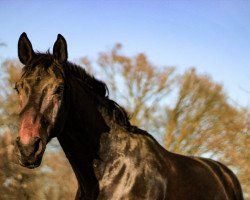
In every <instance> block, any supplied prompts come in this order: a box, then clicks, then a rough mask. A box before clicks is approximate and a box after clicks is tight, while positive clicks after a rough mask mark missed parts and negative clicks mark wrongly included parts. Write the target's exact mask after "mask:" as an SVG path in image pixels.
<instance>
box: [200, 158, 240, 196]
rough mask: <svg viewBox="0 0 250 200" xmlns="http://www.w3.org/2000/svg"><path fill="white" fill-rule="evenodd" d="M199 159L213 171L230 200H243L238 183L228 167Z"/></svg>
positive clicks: (216, 162) (209, 160)
mask: <svg viewBox="0 0 250 200" xmlns="http://www.w3.org/2000/svg"><path fill="white" fill-rule="evenodd" d="M200 159H202V160H203V161H204V162H206V163H207V164H208V165H209V166H210V167H211V168H212V169H213V170H214V172H215V173H216V174H217V176H218V177H219V179H220V180H221V182H222V184H223V185H224V188H225V191H226V192H227V194H228V196H229V197H230V199H234V200H243V193H242V189H241V185H240V182H239V180H238V178H237V177H236V175H235V174H234V173H233V172H232V171H231V170H230V169H229V168H228V167H226V166H225V165H223V164H222V163H220V162H218V161H214V160H211V159H206V158H200Z"/></svg>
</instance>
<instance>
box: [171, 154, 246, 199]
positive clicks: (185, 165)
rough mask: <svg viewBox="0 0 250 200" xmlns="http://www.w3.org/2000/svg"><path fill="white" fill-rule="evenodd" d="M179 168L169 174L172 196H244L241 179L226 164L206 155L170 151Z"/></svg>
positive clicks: (180, 197)
mask: <svg viewBox="0 0 250 200" xmlns="http://www.w3.org/2000/svg"><path fill="white" fill-rule="evenodd" d="M168 159H169V160H171V163H172V165H173V168H175V169H176V170H175V171H176V172H175V175H174V174H170V175H169V177H168V179H169V181H168V182H169V184H168V192H167V196H168V199H169V200H178V199H185V200H186V199H187V200H189V199H190V200H191V199H192V200H195V199H203V200H205V199H207V200H217V199H218V200H242V199H243V195H242V191H241V186H240V183H239V181H238V179H237V177H236V176H235V175H234V173H233V172H232V171H231V170H229V169H228V168H227V167H226V166H224V165H223V164H221V163H219V162H217V161H214V160H211V159H206V158H200V157H188V156H182V155H178V154H173V153H170V152H169V153H168Z"/></svg>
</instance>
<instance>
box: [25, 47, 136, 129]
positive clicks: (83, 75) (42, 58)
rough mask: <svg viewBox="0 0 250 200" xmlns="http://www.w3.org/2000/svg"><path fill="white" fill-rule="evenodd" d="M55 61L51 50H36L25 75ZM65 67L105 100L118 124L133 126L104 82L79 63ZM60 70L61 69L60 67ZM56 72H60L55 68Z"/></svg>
mask: <svg viewBox="0 0 250 200" xmlns="http://www.w3.org/2000/svg"><path fill="white" fill-rule="evenodd" d="M53 62H54V57H53V55H52V54H51V53H50V52H49V51H47V52H46V53H40V52H36V53H35V55H34V57H33V59H32V60H31V61H30V62H29V63H28V64H27V65H26V66H25V67H24V68H23V75H24V74H26V73H30V72H31V71H32V70H33V69H34V67H35V66H36V65H38V64H39V65H41V66H43V67H44V69H48V68H49V67H50V66H51V65H52V64H53ZM64 67H66V68H67V72H69V73H70V74H71V75H73V76H75V77H76V78H78V79H80V80H82V81H83V83H84V84H85V85H86V86H87V87H88V88H89V89H90V90H91V91H92V92H94V93H95V94H97V95H98V96H100V97H101V98H102V99H103V100H104V103H105V105H106V106H105V107H106V108H107V112H108V114H109V115H110V116H112V117H113V119H114V120H115V121H116V122H117V123H118V124H120V125H122V126H124V127H126V128H130V127H131V124H130V122H129V116H128V114H127V112H126V111H125V109H124V108H122V107H121V106H120V105H118V104H117V103H116V102H115V101H113V100H111V99H109V90H108V87H107V85H106V84H105V83H104V82H102V81H100V80H98V79H96V78H95V77H94V76H92V75H90V74H89V73H88V72H86V70H85V69H83V68H82V67H80V66H79V65H76V64H73V63H71V62H67V63H66V64H65V66H64ZM58 70H60V69H59V68H58ZM54 73H60V72H59V71H57V70H55V71H54ZM66 76H67V74H66Z"/></svg>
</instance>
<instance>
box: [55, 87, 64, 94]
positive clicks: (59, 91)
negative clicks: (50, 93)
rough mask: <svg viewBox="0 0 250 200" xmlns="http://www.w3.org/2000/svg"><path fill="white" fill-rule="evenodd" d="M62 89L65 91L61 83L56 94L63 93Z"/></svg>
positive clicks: (56, 89)
mask: <svg viewBox="0 0 250 200" xmlns="http://www.w3.org/2000/svg"><path fill="white" fill-rule="evenodd" d="M62 91H63V86H62V85H60V86H58V87H56V88H55V90H54V94H61V93H62Z"/></svg>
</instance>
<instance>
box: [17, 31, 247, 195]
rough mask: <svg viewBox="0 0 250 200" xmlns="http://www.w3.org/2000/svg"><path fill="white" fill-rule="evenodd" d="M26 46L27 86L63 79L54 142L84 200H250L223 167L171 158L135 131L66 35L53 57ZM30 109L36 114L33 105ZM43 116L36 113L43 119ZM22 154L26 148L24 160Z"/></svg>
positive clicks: (144, 134)
mask: <svg viewBox="0 0 250 200" xmlns="http://www.w3.org/2000/svg"><path fill="white" fill-rule="evenodd" d="M19 44H20V45H19V46H20V47H19V52H20V53H19V54H20V55H19V58H20V60H21V61H23V63H25V64H26V63H28V64H27V66H25V67H24V69H23V77H24V78H23V79H26V80H29V84H30V85H31V88H39V87H38V86H36V87H32V83H33V82H32V77H33V78H34V80H35V81H34V83H35V84H37V85H38V84H39V80H40V79H42V78H43V77H45V76H48V72H46V73H47V75H46V74H45V72H44V71H46V70H47V71H50V72H49V73H52V72H53V73H55V77H57V80H58V77H59V78H60V77H61V78H62V81H63V85H64V88H63V94H61V96H62V99H61V100H62V104H61V107H60V112H59V114H60V116H59V117H57V118H60V120H59V121H60V123H58V122H57V123H55V125H54V126H55V127H54V128H53V131H52V132H54V135H50V138H52V137H57V138H58V140H59V142H60V144H61V146H62V148H63V150H64V152H65V154H66V156H67V158H68V159H69V162H70V164H71V166H72V168H73V170H74V172H75V174H76V177H77V180H78V185H79V188H78V191H77V195H76V199H79V200H80V199H84V200H92V199H93V200H94V199H99V200H140V199H147V200H242V199H243V197H242V191H241V187H240V183H239V181H238V180H237V178H236V176H235V175H234V174H233V173H232V171H230V170H229V169H228V168H227V167H225V166H224V165H223V164H221V163H219V162H216V161H213V160H210V159H205V158H198V157H187V156H182V155H178V154H174V153H171V152H169V151H167V150H165V149H164V148H163V147H162V146H161V145H159V144H158V142H157V141H156V140H155V139H154V138H153V137H152V136H151V135H150V134H149V133H147V132H146V131H144V130H141V129H139V128H137V127H135V126H133V125H131V124H130V122H129V118H128V116H127V114H126V112H125V110H124V109H123V108H121V107H120V106H119V105H118V104H117V103H115V102H114V101H112V100H111V99H109V97H108V95H107V93H108V91H107V87H106V85H105V84H104V83H103V82H101V81H98V80H96V79H95V78H94V77H92V76H90V75H89V74H88V73H86V72H85V70H84V69H82V68H80V67H79V66H76V65H74V64H71V63H69V62H67V45H66V41H65V39H64V38H63V37H62V36H61V35H59V36H58V39H57V41H56V43H55V45H54V49H53V55H51V54H49V53H47V54H40V53H34V52H33V50H32V49H31V48H32V46H31V43H30V42H29V40H28V38H27V36H26V34H23V35H22V36H21V37H20V40H19ZM23 44H24V45H23ZM22 46H24V47H25V48H23V47H22ZM22 51H23V52H22ZM26 52H31V53H29V54H30V55H31V56H29V57H28V56H26ZM30 57H31V58H30ZM26 60H27V62H26ZM48 69H51V70H48ZM51 71H52V72H51ZM58 74H59V75H60V74H62V76H59V75H58ZM38 76H39V80H38V79H37V77H38ZM51 77H53V76H51ZM22 82H25V81H22ZM26 82H27V81H26ZM40 88H43V87H40ZM47 90H49V89H47ZM38 93H40V92H37V94H38ZM26 95H28V94H26ZM29 95H32V94H29ZM40 96H41V97H40V98H43V96H46V95H40ZM32 99H33V100H34V99H36V97H35V96H33V97H32ZM37 102H43V101H41V100H40V101H37ZM27 105H28V108H30V107H32V105H33V107H36V105H35V103H34V102H32V100H31V102H28V103H27ZM33 107H32V108H33ZM39 109H40V108H36V110H38V112H40V111H39ZM51 109H52V108H51ZM48 112H49V110H48ZM22 115H25V112H24V111H23V114H22ZM40 115H42V117H43V114H40ZM57 118H56V119H57ZM57 121H58V119H57ZM55 133H56V134H55ZM21 139H22V138H21ZM42 141H44V140H42ZM48 141H49V140H48ZM48 141H47V142H48ZM17 143H20V141H17ZM42 144H44V142H43V143H42ZM22 148H23V147H19V150H20V151H21V153H22V150H23V149H22ZM25 148H28V145H26V146H25ZM33 149H34V148H33ZM39 155H40V154H39ZM41 155H42V154H41ZM21 156H22V155H21ZM40 157H41V156H40ZM40 157H39V158H40ZM22 159H23V161H22V163H26V165H27V167H28V164H29V167H30V168H31V167H34V165H31V164H30V163H31V161H29V160H28V158H26V157H22ZM32 162H33V161H32ZM27 163H28V164H27ZM34 163H35V162H34ZM38 164H39V163H38Z"/></svg>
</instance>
